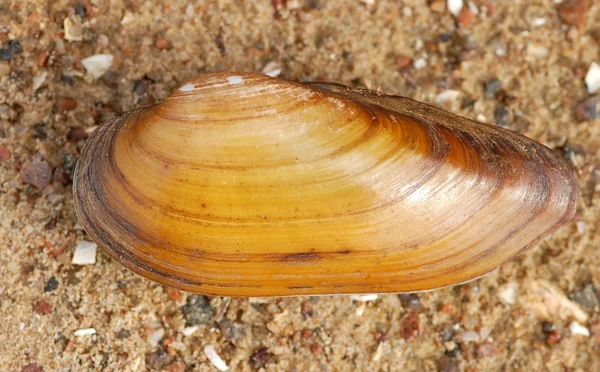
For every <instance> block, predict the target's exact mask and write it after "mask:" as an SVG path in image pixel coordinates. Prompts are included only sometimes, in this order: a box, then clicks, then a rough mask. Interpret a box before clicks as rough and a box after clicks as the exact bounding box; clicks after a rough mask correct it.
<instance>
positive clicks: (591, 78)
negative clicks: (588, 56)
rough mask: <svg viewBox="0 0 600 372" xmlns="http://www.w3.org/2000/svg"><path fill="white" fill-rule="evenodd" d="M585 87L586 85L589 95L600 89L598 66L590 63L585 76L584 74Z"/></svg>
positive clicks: (599, 68) (599, 67) (599, 70)
mask: <svg viewBox="0 0 600 372" xmlns="http://www.w3.org/2000/svg"><path fill="white" fill-rule="evenodd" d="M585 85H587V90H588V93H590V94H592V93H596V91H597V90H598V89H600V66H598V64H597V63H596V62H592V64H591V65H590V68H589V70H588V72H587V74H585Z"/></svg>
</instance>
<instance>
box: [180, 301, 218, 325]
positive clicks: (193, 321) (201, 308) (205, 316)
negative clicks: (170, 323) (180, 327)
mask: <svg viewBox="0 0 600 372" xmlns="http://www.w3.org/2000/svg"><path fill="white" fill-rule="evenodd" d="M181 313H182V314H183V318H184V319H185V325H186V326H187V327H190V326H195V325H199V324H205V323H208V322H209V321H210V320H211V318H212V315H213V313H214V309H213V308H212V306H211V305H210V302H208V299H207V298H206V297H205V296H202V295H190V296H189V297H188V298H187V301H186V304H185V305H183V306H182V307H181Z"/></svg>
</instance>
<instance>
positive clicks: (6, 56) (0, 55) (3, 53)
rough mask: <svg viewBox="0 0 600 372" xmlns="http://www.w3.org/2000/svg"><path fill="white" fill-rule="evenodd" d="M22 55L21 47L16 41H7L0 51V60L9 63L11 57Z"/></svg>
mask: <svg viewBox="0 0 600 372" xmlns="http://www.w3.org/2000/svg"><path fill="white" fill-rule="evenodd" d="M21 53H23V47H22V46H21V43H20V42H19V41H17V40H8V41H7V42H6V43H4V46H3V47H2V49H0V60H4V61H10V60H11V59H12V57H14V56H16V55H17V54H21Z"/></svg>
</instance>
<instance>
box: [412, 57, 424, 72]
mask: <svg viewBox="0 0 600 372" xmlns="http://www.w3.org/2000/svg"><path fill="white" fill-rule="evenodd" d="M413 66H414V68H416V69H417V70H420V69H422V68H424V67H425V66H427V61H426V60H425V59H423V58H419V59H416V60H415V61H414V62H413Z"/></svg>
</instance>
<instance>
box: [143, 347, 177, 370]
mask: <svg viewBox="0 0 600 372" xmlns="http://www.w3.org/2000/svg"><path fill="white" fill-rule="evenodd" d="M172 362H173V357H171V356H170V355H169V354H167V352H166V351H164V350H163V349H158V350H156V351H155V352H152V353H147V354H146V366H148V367H150V368H151V369H152V370H155V371H160V370H162V369H163V367H164V366H166V365H168V364H171V363H172Z"/></svg>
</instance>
